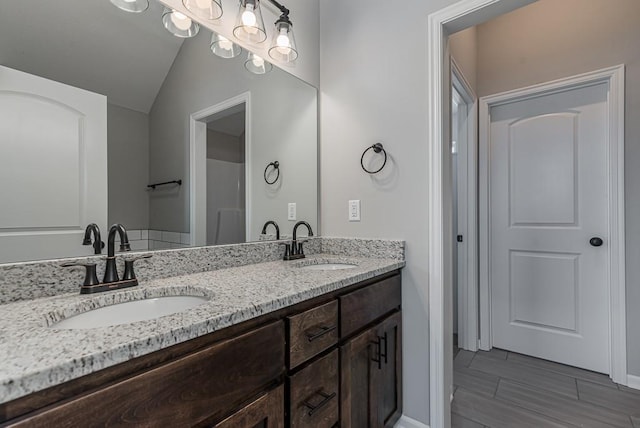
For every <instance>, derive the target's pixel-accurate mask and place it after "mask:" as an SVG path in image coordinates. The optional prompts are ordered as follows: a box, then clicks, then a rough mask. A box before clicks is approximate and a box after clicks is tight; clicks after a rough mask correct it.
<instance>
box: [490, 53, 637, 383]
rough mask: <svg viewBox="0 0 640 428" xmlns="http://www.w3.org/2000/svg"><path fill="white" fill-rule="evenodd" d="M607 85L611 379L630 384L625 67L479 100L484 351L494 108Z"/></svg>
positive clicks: (491, 340)
mask: <svg viewBox="0 0 640 428" xmlns="http://www.w3.org/2000/svg"><path fill="white" fill-rule="evenodd" d="M602 83H606V84H607V85H608V86H609V97H608V100H607V110H608V123H609V140H608V143H609V147H608V150H607V153H608V159H607V162H608V163H607V171H608V190H609V200H608V219H609V225H608V227H609V230H608V232H609V245H607V250H608V259H609V270H608V272H607V276H608V279H609V283H608V288H609V293H608V295H609V302H608V304H607V306H608V313H609V328H610V330H609V337H610V339H609V344H608V346H609V350H610V351H609V375H610V377H611V379H613V381H614V382H616V383H621V384H626V383H627V346H626V313H625V309H626V305H625V300H626V299H625V259H624V255H625V248H624V243H625V239H624V238H625V226H624V65H618V66H614V67H608V68H605V69H601V70H596V71H593V72H589V73H584V74H580V75H577V76H571V77H567V78H563V79H558V80H554V81H552V82H547V83H541V84H537V85H532V86H528V87H525V88H521V89H516V90H512V91H507V92H502V93H499V94H495V95H490V96H487V97H482V98H480V102H479V104H480V105H479V109H480V139H479V143H480V149H479V155H480V156H479V166H478V167H479V169H478V170H479V183H480V186H479V191H480V194H479V202H480V223H479V224H480V241H479V242H480V248H481V251H480V349H483V350H489V349H491V347H492V346H493V338H492V336H491V272H490V266H491V254H490V251H489V250H490V248H491V225H490V219H491V206H490V197H491V187H490V177H489V175H490V171H491V165H490V157H489V156H490V148H489V142H490V138H491V134H490V122H491V114H490V112H491V107H495V106H499V105H502V104H507V103H512V102H516V101H521V100H526V99H531V98H537V97H540V96H544V95H550V94H555V93H560V92H565V91H568V90H572V89H579V88H583V87H588V86H593V85H597V84H602Z"/></svg>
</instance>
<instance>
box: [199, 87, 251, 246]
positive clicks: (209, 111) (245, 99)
mask: <svg viewBox="0 0 640 428" xmlns="http://www.w3.org/2000/svg"><path fill="white" fill-rule="evenodd" d="M240 104H244V105H245V116H244V120H245V122H244V123H245V125H244V127H245V142H244V161H245V168H244V175H245V240H246V239H248V238H249V236H250V233H251V193H252V192H251V128H252V125H251V92H249V91H247V92H244V93H242V94H240V95H237V96H235V97H233V98H229V99H227V100H224V101H222V102H220V103H218V104H215V105H212V106H210V107H207V108H205V109H202V110H199V111H197V112H195V113H192V114H191V115H190V116H189V179H190V186H189V198H190V199H189V208H190V213H189V217H190V228H189V231H190V236H191V242H190V244H191V246H192V247H193V246H204V245H207V185H206V183H207V162H206V161H207V124H206V123H204V122H202V120H203V119H206V118H207V117H209V116H211V115H214V114H216V113H219V112H222V111H225V110H227V109H229V108H231V107H235V106H237V105H240Z"/></svg>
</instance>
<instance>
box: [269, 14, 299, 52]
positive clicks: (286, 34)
mask: <svg viewBox="0 0 640 428" xmlns="http://www.w3.org/2000/svg"><path fill="white" fill-rule="evenodd" d="M269 56H270V57H271V58H273V59H275V60H278V61H282V62H293V61H295V60H296V58H298V50H297V48H296V39H295V38H294V37H293V25H291V23H290V22H282V21H279V22H276V31H275V33H273V40H272V41H271V47H270V48H269Z"/></svg>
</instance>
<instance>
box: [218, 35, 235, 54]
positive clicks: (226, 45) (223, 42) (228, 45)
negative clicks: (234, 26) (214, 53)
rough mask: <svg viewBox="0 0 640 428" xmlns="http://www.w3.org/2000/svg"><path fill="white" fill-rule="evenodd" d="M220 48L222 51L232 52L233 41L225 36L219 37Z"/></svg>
mask: <svg viewBox="0 0 640 428" xmlns="http://www.w3.org/2000/svg"><path fill="white" fill-rule="evenodd" d="M218 46H220V49H224V50H225V51H230V50H231V49H233V43H232V42H231V40H229V39H227V38H226V37H224V36H218Z"/></svg>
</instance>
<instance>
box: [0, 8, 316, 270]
mask: <svg viewBox="0 0 640 428" xmlns="http://www.w3.org/2000/svg"><path fill="white" fill-rule="evenodd" d="M162 13H163V6H162V5H161V4H160V3H157V2H155V1H152V2H151V4H150V7H149V9H148V10H146V11H145V12H144V13H127V12H124V11H122V10H120V9H118V8H116V7H114V5H113V4H112V3H111V2H110V1H109V0H88V1H87V0H57V1H47V2H43V1H41V0H3V1H2V2H1V3H0V182H1V183H2V185H1V186H0V200H1V201H2V202H1V205H0V207H1V208H0V263H7V262H16V261H26V260H42V259H52V258H60V257H69V256H82V255H90V254H93V253H94V248H93V246H88V245H82V243H83V236H84V231H85V228H86V226H87V225H88V224H90V223H96V224H97V225H98V226H99V228H100V230H101V233H102V240H103V241H105V242H106V238H107V236H106V235H107V231H108V226H109V225H110V224H113V223H122V224H123V225H125V226H126V228H127V229H128V230H129V238H130V242H131V246H132V249H134V250H155V249H169V248H183V247H187V246H194V245H220V244H231V243H240V242H247V241H255V240H259V239H265V237H272V236H275V232H274V229H272V228H270V229H268V233H267V234H266V235H265V234H262V233H261V232H262V228H263V225H264V224H265V223H266V222H267V221H269V220H273V221H275V222H277V223H278V224H279V225H280V230H281V233H282V234H283V235H288V234H290V233H291V228H292V226H293V224H294V221H292V220H290V219H289V218H288V214H290V204H295V217H296V220H305V221H307V222H309V223H310V224H311V226H312V227H313V229H314V230H316V229H317V221H318V219H317V213H318V207H317V200H318V197H317V190H318V184H317V175H318V172H317V163H318V162H317V151H318V150H317V141H318V130H317V116H318V114H317V90H316V89H315V88H314V87H312V86H310V85H308V84H306V83H305V82H303V81H301V80H299V79H297V78H296V77H294V76H292V75H290V74H288V73H286V72H285V71H283V70H281V69H279V68H277V67H273V70H272V71H271V72H269V73H267V74H264V75H254V74H251V73H249V72H248V71H247V70H246V69H245V67H244V63H245V61H246V60H247V54H248V52H246V51H244V52H243V53H242V54H241V55H239V56H238V57H235V58H231V59H223V58H220V57H218V56H215V55H213V54H212V52H211V49H210V43H211V38H212V33H210V32H209V31H208V30H207V29H206V28H204V27H201V28H200V32H199V33H198V34H197V35H196V36H195V37H192V38H186V39H185V38H178V37H175V36H174V35H172V34H171V33H169V32H168V31H167V30H166V29H165V28H164V27H163V25H162V22H161V17H162ZM275 162H277V165H278V168H277V169H276V168H274V163H275ZM265 178H266V179H267V180H265ZM276 178H277V180H276ZM267 181H269V182H273V181H275V182H274V183H273V184H268V183H267ZM162 183H166V184H162ZM150 185H155V188H154V187H148V186H150Z"/></svg>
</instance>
